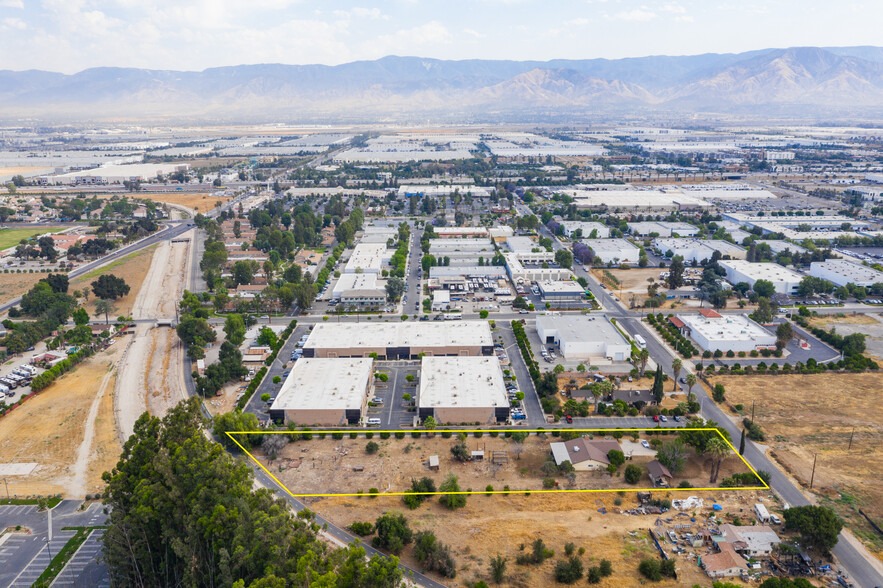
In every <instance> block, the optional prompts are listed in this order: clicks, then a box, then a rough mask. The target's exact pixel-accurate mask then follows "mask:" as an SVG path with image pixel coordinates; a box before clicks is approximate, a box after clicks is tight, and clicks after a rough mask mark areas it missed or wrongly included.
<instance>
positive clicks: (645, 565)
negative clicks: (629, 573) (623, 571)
mask: <svg viewBox="0 0 883 588" xmlns="http://www.w3.org/2000/svg"><path fill="white" fill-rule="evenodd" d="M638 571H639V572H641V575H642V576H644V577H645V578H647V579H648V580H650V581H652V582H658V581H660V580H662V569H661V566H660V565H659V562H658V561H657V560H655V559H642V560H641V563H640V564H638Z"/></svg>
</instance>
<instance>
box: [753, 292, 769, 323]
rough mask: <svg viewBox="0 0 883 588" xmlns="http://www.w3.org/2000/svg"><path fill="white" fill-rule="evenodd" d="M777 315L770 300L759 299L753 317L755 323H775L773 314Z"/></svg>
mask: <svg viewBox="0 0 883 588" xmlns="http://www.w3.org/2000/svg"><path fill="white" fill-rule="evenodd" d="M774 313H775V310H774V307H773V305H772V304H771V303H770V299H769V298H765V297H760V298H758V299H757V310H755V311H754V313H753V314H752V315H751V318H753V319H754V320H755V321H757V322H759V323H762V324H767V323H771V322H773V314H774Z"/></svg>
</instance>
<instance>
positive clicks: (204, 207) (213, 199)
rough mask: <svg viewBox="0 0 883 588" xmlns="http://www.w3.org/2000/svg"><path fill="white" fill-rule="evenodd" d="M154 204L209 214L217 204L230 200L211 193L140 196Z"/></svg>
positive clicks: (227, 197) (173, 193) (168, 193)
mask: <svg viewBox="0 0 883 588" xmlns="http://www.w3.org/2000/svg"><path fill="white" fill-rule="evenodd" d="M139 197H141V198H145V199H147V200H153V201H154V202H166V203H168V204H178V205H181V206H186V207H187V208H192V209H193V210H195V211H196V212H208V211H210V210H212V209H214V208H215V203H217V202H220V203H221V204H224V203H225V202H227V201H228V200H230V197H229V196H215V195H214V194H211V193H209V192H164V193H159V194H145V195H144V196H139Z"/></svg>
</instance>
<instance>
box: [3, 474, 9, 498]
mask: <svg viewBox="0 0 883 588" xmlns="http://www.w3.org/2000/svg"><path fill="white" fill-rule="evenodd" d="M3 484H4V485H5V486H6V500H9V482H7V481H6V478H3Z"/></svg>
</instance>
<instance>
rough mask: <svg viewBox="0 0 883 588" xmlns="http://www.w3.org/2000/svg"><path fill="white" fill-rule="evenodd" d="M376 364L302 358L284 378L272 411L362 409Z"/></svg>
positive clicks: (371, 360)
mask: <svg viewBox="0 0 883 588" xmlns="http://www.w3.org/2000/svg"><path fill="white" fill-rule="evenodd" d="M373 366H374V360H373V359H368V358H342V359H316V358H301V359H299V360H298V361H297V363H295V364H294V368H292V370H291V373H290V374H288V377H287V378H285V382H283V384H282V388H281V389H280V390H279V394H277V395H276V400H275V401H274V402H273V406H272V407H271V409H272V410H287V409H288V410H290V409H297V408H301V409H304V408H305V409H347V408H351V409H355V408H361V407H362V400H363V398H365V395H366V390H367V389H368V383H369V381H370V378H371V377H372V376H373Z"/></svg>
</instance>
